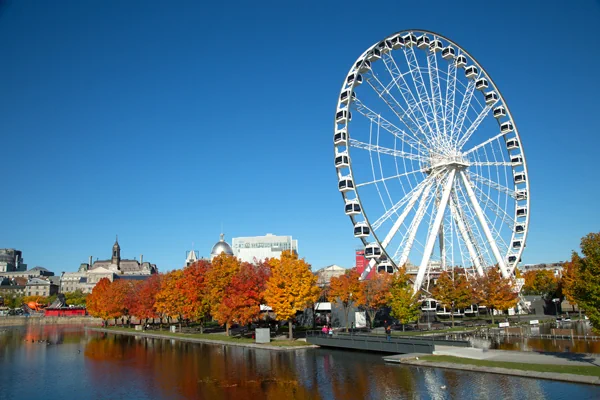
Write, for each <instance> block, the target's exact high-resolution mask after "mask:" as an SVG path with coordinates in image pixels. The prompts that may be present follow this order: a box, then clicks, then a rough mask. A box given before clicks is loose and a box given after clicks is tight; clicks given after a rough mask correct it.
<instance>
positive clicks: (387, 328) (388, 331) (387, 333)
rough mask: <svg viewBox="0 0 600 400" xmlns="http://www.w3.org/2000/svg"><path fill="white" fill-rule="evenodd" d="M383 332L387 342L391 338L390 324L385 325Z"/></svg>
mask: <svg viewBox="0 0 600 400" xmlns="http://www.w3.org/2000/svg"><path fill="white" fill-rule="evenodd" d="M385 334H386V335H387V341H388V342H389V341H390V340H391V338H392V325H391V324H388V325H387V326H386V327H385Z"/></svg>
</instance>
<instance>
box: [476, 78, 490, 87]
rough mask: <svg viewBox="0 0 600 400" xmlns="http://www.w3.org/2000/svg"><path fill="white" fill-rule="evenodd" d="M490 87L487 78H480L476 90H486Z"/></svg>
mask: <svg viewBox="0 0 600 400" xmlns="http://www.w3.org/2000/svg"><path fill="white" fill-rule="evenodd" d="M488 87H489V84H488V81H487V79H485V78H479V79H477V80H476V81H475V89H477V90H485V89H487V88H488Z"/></svg>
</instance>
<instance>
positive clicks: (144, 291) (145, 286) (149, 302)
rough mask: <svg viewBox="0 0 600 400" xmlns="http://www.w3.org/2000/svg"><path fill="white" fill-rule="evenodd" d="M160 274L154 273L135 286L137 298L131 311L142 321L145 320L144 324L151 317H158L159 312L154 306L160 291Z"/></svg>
mask: <svg viewBox="0 0 600 400" xmlns="http://www.w3.org/2000/svg"><path fill="white" fill-rule="evenodd" d="M161 276H162V275H160V274H153V275H150V276H149V277H148V279H146V280H144V281H142V282H141V283H140V284H139V285H138V286H136V287H135V292H134V294H135V299H136V301H135V302H134V303H133V305H132V308H131V309H130V310H129V312H130V313H131V314H132V315H135V316H136V317H137V318H138V319H139V320H140V321H144V324H146V323H147V322H148V319H149V318H152V319H154V318H156V317H157V316H158V314H157V313H156V309H155V307H154V305H155V303H156V295H157V294H158V292H159V291H160V277H161Z"/></svg>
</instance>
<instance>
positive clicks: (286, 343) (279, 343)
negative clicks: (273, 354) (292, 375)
mask: <svg viewBox="0 0 600 400" xmlns="http://www.w3.org/2000/svg"><path fill="white" fill-rule="evenodd" d="M107 329H109V330H111V331H115V332H119V331H126V332H136V333H142V332H140V331H136V330H135V329H133V328H119V327H116V328H115V327H110V328H107ZM143 333H149V334H158V335H164V336H172V337H175V338H177V337H185V338H194V339H208V340H217V341H219V342H232V343H248V344H254V343H255V341H254V339H252V338H243V337H234V336H226V335H225V334H214V333H173V332H170V331H166V330H165V331H146V332H143ZM268 345H270V346H276V347H303V346H310V344H309V343H306V342H304V341H299V340H276V341H271V343H268Z"/></svg>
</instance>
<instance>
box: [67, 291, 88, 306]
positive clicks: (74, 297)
mask: <svg viewBox="0 0 600 400" xmlns="http://www.w3.org/2000/svg"><path fill="white" fill-rule="evenodd" d="M87 296H88V295H87V294H86V293H83V292H82V291H81V289H77V290H75V291H74V292H67V293H65V301H66V302H67V304H68V305H73V306H84V307H85V305H86V300H87Z"/></svg>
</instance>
